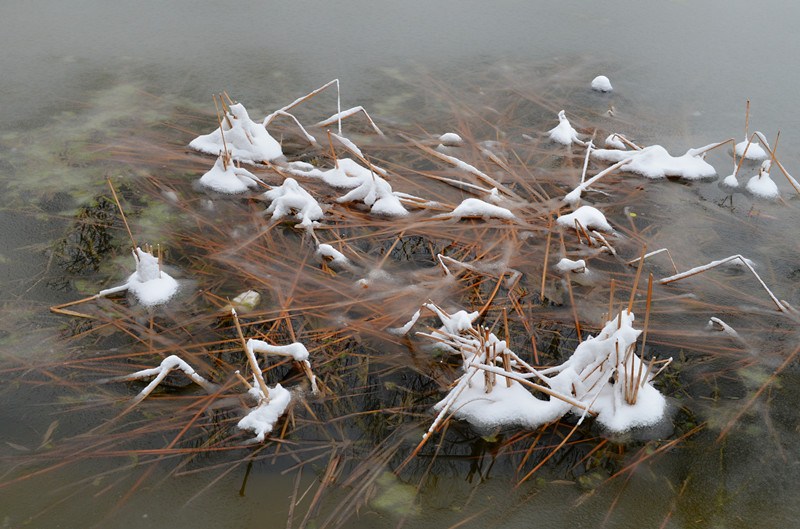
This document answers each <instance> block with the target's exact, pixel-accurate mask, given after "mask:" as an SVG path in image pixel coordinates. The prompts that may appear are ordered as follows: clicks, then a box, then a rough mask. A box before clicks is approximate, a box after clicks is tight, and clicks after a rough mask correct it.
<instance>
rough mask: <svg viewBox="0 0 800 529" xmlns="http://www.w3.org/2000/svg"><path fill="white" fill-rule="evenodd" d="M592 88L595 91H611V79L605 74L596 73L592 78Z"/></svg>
mask: <svg viewBox="0 0 800 529" xmlns="http://www.w3.org/2000/svg"><path fill="white" fill-rule="evenodd" d="M592 90H594V91H596V92H611V90H613V88H611V81H609V80H608V77H606V76H605V75H598V76H597V77H595V78H594V79H592Z"/></svg>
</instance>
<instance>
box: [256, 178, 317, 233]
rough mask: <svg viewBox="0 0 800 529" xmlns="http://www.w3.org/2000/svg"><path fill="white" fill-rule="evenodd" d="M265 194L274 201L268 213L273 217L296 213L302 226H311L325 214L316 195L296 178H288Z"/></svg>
mask: <svg viewBox="0 0 800 529" xmlns="http://www.w3.org/2000/svg"><path fill="white" fill-rule="evenodd" d="M263 196H264V198H265V199H267V200H269V201H271V202H272V204H270V206H269V208H267V211H266V213H267V214H268V215H272V218H273V219H281V218H283V217H285V216H287V215H292V214H294V217H295V218H296V219H297V220H299V221H300V225H301V226H303V227H304V228H310V227H311V226H312V225H313V224H314V223H315V222H316V221H318V220H319V219H321V218H322V216H323V215H324V212H323V211H322V208H321V207H320V205H319V204H318V203H317V201H316V200H315V199H314V197H312V196H311V195H310V194H309V193H308V191H306V190H305V189H303V188H302V187H300V184H298V183H297V181H296V180H295V179H294V178H287V179H286V180H284V182H283V185H281V186H279V187H274V188H272V189H270V190H269V191H267V192H266V193H264V195H263Z"/></svg>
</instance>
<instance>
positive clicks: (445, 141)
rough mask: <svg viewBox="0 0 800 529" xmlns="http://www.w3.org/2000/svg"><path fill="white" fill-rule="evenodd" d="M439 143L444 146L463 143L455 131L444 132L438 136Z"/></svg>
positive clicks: (454, 145)
mask: <svg viewBox="0 0 800 529" xmlns="http://www.w3.org/2000/svg"><path fill="white" fill-rule="evenodd" d="M439 143H440V144H441V145H443V146H445V147H458V146H460V145H463V144H464V140H463V139H461V136H459V135H458V134H456V133H455V132H446V133H444V134H442V135H441V136H439Z"/></svg>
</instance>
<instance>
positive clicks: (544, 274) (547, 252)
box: [539, 217, 553, 304]
mask: <svg viewBox="0 0 800 529" xmlns="http://www.w3.org/2000/svg"><path fill="white" fill-rule="evenodd" d="M552 228H553V218H552V217H550V220H549V221H548V223H547V242H545V245H544V262H543V263H542V289H541V292H540V294H539V300H540V302H541V303H542V304H544V286H545V282H546V281H547V260H548V259H549V257H550V239H551V238H552V237H553V229H552Z"/></svg>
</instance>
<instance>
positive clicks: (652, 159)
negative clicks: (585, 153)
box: [592, 145, 717, 180]
mask: <svg viewBox="0 0 800 529" xmlns="http://www.w3.org/2000/svg"><path fill="white" fill-rule="evenodd" d="M703 152H704V149H703V148H700V149H689V150H688V151H686V154H684V155H682V156H672V155H671V154H669V153H668V152H667V150H666V149H665V148H664V147H662V146H661V145H651V146H649V147H645V148H643V149H642V150H640V151H619V150H616V149H596V150H594V151H592V156H594V157H595V158H597V159H598V160H604V161H609V162H620V161H622V160H624V159H629V160H630V161H629V162H628V163H627V164H626V165H625V171H627V172H631V173H636V174H640V175H642V176H645V177H647V178H665V177H668V176H676V177H680V178H685V179H686V180H699V179H703V178H713V177H714V176H716V175H717V172H716V170H714V168H713V167H712V166H711V165H710V164H709V163H708V162H706V161H705V160H704V159H703V157H702V153H703Z"/></svg>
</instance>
